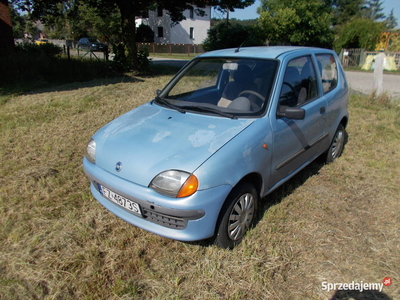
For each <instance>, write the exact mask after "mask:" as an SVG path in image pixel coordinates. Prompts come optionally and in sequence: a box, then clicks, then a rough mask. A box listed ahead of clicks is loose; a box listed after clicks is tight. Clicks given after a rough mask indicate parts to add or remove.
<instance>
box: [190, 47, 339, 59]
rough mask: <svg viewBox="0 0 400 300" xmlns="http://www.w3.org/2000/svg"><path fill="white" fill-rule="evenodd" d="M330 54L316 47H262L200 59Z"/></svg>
mask: <svg viewBox="0 0 400 300" xmlns="http://www.w3.org/2000/svg"><path fill="white" fill-rule="evenodd" d="M310 51H311V52H325V51H326V52H330V53H332V50H329V49H323V48H316V47H301V46H260V47H242V48H239V51H238V48H230V49H222V50H215V51H210V52H206V53H204V54H201V55H199V56H198V57H201V58H204V57H232V58H233V57H237V58H246V57H247V58H270V59H276V58H278V57H279V56H281V55H285V54H289V53H294V52H298V53H299V54H301V52H304V53H305V54H306V53H309V52H310Z"/></svg>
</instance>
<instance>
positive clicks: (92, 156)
mask: <svg viewBox="0 0 400 300" xmlns="http://www.w3.org/2000/svg"><path fill="white" fill-rule="evenodd" d="M86 158H87V159H88V160H89V161H90V162H91V163H92V164H94V163H96V142H95V141H94V139H90V141H89V143H88V145H87V147H86Z"/></svg>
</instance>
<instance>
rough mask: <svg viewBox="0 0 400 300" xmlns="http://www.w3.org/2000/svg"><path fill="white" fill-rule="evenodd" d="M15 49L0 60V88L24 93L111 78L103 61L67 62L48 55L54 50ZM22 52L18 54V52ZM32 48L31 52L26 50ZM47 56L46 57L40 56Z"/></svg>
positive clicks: (76, 60) (61, 58) (78, 60)
mask: <svg viewBox="0 0 400 300" xmlns="http://www.w3.org/2000/svg"><path fill="white" fill-rule="evenodd" d="M31 46H32V45H29V46H24V47H19V49H18V51H16V52H15V53H14V54H12V55H10V56H8V57H0V87H2V88H3V89H0V94H1V92H3V93H4V92H5V91H6V90H14V91H21V92H23V91H28V90H30V89H32V88H35V87H39V86H45V85H48V84H60V83H69V82H75V81H87V80H92V79H94V78H98V77H105V76H108V75H113V74H111V73H110V72H109V71H108V65H107V63H105V62H101V61H95V60H87V59H67V58H65V57H61V56H56V57H54V56H53V57H52V56H49V55H50V54H49V53H53V55H56V54H55V53H56V52H52V51H53V49H54V48H50V47H47V46H46V47H42V46H40V47H38V46H37V45H35V46H33V47H32V48H31ZM38 48H39V49H41V50H42V49H46V50H44V51H47V50H48V49H51V50H50V51H49V52H41V50H40V51H39V52H37V51H36V50H37V49H38ZM21 49H22V51H21ZM28 49H33V51H28ZM44 53H47V54H44Z"/></svg>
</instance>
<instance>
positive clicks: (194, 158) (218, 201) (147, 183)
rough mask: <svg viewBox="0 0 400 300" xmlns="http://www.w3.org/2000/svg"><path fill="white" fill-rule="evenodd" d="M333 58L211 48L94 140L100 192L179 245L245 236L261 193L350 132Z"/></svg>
mask: <svg viewBox="0 0 400 300" xmlns="http://www.w3.org/2000/svg"><path fill="white" fill-rule="evenodd" d="M348 94H349V92H348V85H347V81H346V77H345V74H344V72H343V69H342V67H341V64H340V62H339V60H338V57H337V56H336V54H335V53H334V52H333V51H331V50H327V49H319V48H306V47H249V48H239V49H225V50H219V51H213V52H208V53H205V54H202V55H200V56H198V57H196V58H195V59H193V60H192V61H190V62H189V63H188V64H187V65H186V66H185V67H184V68H183V69H181V70H180V71H179V72H178V74H177V75H176V76H175V77H174V78H172V80H171V81H170V82H169V83H168V84H167V85H166V86H165V87H164V89H163V90H161V91H158V92H157V96H156V98H155V99H154V100H151V101H150V102H148V103H146V104H144V105H142V106H140V107H138V108H136V109H134V110H132V111H130V112H128V113H126V114H124V115H122V116H121V117H119V118H117V119H115V120H114V121H112V122H111V123H109V124H107V125H106V126H104V127H103V128H101V129H100V130H99V131H97V132H96V133H95V134H94V135H93V137H92V138H91V139H90V141H89V144H88V146H87V154H86V156H85V158H84V160H83V167H84V170H85V173H86V175H87V176H88V177H89V179H90V182H91V192H92V193H93V195H94V197H95V198H96V199H97V200H98V201H99V202H100V203H101V204H102V205H103V206H104V207H105V208H106V209H108V210H109V211H111V212H112V213H114V214H115V215H117V216H118V217H120V218H122V219H124V220H125V221H127V222H129V223H131V224H133V225H135V226H137V227H140V228H143V229H145V230H147V231H150V232H153V233H155V234H158V235H161V236H164V237H168V238H171V239H176V240H181V241H195V240H202V239H207V238H213V241H214V243H215V244H216V245H218V246H220V247H223V248H232V247H234V246H236V245H237V244H239V243H240V242H241V240H242V239H243V237H244V236H245V233H246V232H247V231H248V229H249V228H250V227H251V225H252V222H253V220H254V217H255V214H256V211H257V205H258V201H259V199H261V198H263V197H265V196H266V195H267V194H268V193H270V192H271V191H273V190H274V189H276V188H277V187H278V186H280V185H281V184H282V183H284V182H285V181H287V180H288V179H289V178H291V177H292V176H293V175H295V174H296V173H297V172H299V171H300V170H301V169H303V168H304V167H305V166H307V165H308V164H309V163H310V162H312V161H313V160H314V159H316V158H317V157H321V156H322V157H323V158H324V159H325V160H326V161H327V162H332V161H333V160H334V159H335V158H337V157H339V156H340V155H341V153H342V150H343V148H344V144H345V140H346V132H345V127H346V125H347V122H348V117H349V116H348V110H347V104H348Z"/></svg>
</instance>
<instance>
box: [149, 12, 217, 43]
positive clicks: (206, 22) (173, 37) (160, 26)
mask: <svg viewBox="0 0 400 300" xmlns="http://www.w3.org/2000/svg"><path fill="white" fill-rule="evenodd" d="M195 10H196V7H194V9H191V10H185V11H184V12H183V15H184V16H185V17H186V20H183V21H181V22H179V23H178V24H176V25H172V21H171V18H170V17H169V15H168V11H166V10H163V9H157V10H155V11H149V18H148V19H147V20H146V21H145V20H142V22H143V23H144V24H146V25H149V26H150V27H151V29H152V30H153V31H154V42H155V43H159V44H195V45H197V44H201V43H203V41H204V40H205V39H206V38H207V31H208V30H209V29H210V24H211V6H207V7H206V8H203V10H204V11H205V15H204V16H203V17H201V16H198V15H196V12H195Z"/></svg>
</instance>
